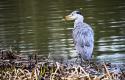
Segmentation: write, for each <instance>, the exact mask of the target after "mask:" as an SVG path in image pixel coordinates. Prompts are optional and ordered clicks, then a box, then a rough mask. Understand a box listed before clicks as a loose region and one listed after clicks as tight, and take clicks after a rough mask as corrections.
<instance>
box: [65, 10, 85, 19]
mask: <svg viewBox="0 0 125 80" xmlns="http://www.w3.org/2000/svg"><path fill="white" fill-rule="evenodd" d="M83 19H84V18H83V16H82V15H81V12H80V11H73V12H72V13H70V14H69V15H67V16H65V20H81V21H83Z"/></svg>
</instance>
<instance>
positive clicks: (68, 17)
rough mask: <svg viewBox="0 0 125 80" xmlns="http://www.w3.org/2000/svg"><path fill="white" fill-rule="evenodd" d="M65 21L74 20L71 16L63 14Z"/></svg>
mask: <svg viewBox="0 0 125 80" xmlns="http://www.w3.org/2000/svg"><path fill="white" fill-rule="evenodd" d="M64 19H65V20H66V21H69V20H74V18H72V16H69V15H68V16H65V18H64Z"/></svg>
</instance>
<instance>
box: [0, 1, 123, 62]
mask: <svg viewBox="0 0 125 80" xmlns="http://www.w3.org/2000/svg"><path fill="white" fill-rule="evenodd" d="M75 9H80V10H81V11H82V14H83V15H84V17H85V22H87V23H88V24H91V25H92V28H93V29H94V32H95V48H94V56H96V58H98V59H103V58H104V59H103V60H105V59H107V58H106V56H108V57H110V58H108V60H110V59H114V60H115V61H122V62H124V61H125V60H124V57H123V56H124V55H125V16H124V15H125V1H124V0H101V1H100V0H53V1H51V0H37V1H36V0H30V1H28V0H1V1H0V49H6V48H9V47H12V48H13V49H15V50H17V51H18V52H19V53H21V54H34V53H38V54H42V55H48V54H50V55H54V56H57V55H58V56H67V55H70V54H73V53H74V45H73V41H72V37H71V32H72V29H73V22H63V21H62V20H61V19H62V18H63V16H65V15H67V14H69V13H70V12H72V11H73V10H75ZM117 54H118V55H119V56H120V57H117V56H118V55H117Z"/></svg>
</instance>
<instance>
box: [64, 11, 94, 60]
mask: <svg viewBox="0 0 125 80" xmlns="http://www.w3.org/2000/svg"><path fill="white" fill-rule="evenodd" d="M78 13H79V12H78V11H73V12H72V13H71V14H70V15H68V16H66V17H65V19H66V20H75V22H74V29H73V32H72V36H73V41H74V45H75V49H76V51H77V53H78V55H80V57H81V58H82V59H84V60H90V59H91V58H92V52H93V47H94V33H93V30H92V28H91V26H90V25H88V24H86V23H85V22H83V20H84V18H83V16H82V15H81V14H78Z"/></svg>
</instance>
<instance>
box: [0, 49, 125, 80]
mask: <svg viewBox="0 0 125 80" xmlns="http://www.w3.org/2000/svg"><path fill="white" fill-rule="evenodd" d="M0 54H1V60H0V80H124V79H125V71H124V70H121V69H120V68H118V67H116V66H115V65H113V64H111V63H104V62H103V63H94V62H91V63H90V64H89V65H81V64H80V65H78V64H67V63H59V62H52V61H49V60H44V61H38V60H37V59H36V60H33V59H31V60H27V61H26V60H25V61H24V60H23V59H21V57H19V56H18V57H17V55H15V54H14V52H13V51H8V50H7V51H1V53H0ZM3 54H6V55H4V56H2V55H3ZM11 54H13V55H11ZM16 57H17V58H16ZM7 58H8V59H7ZM12 58H14V59H12Z"/></svg>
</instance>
